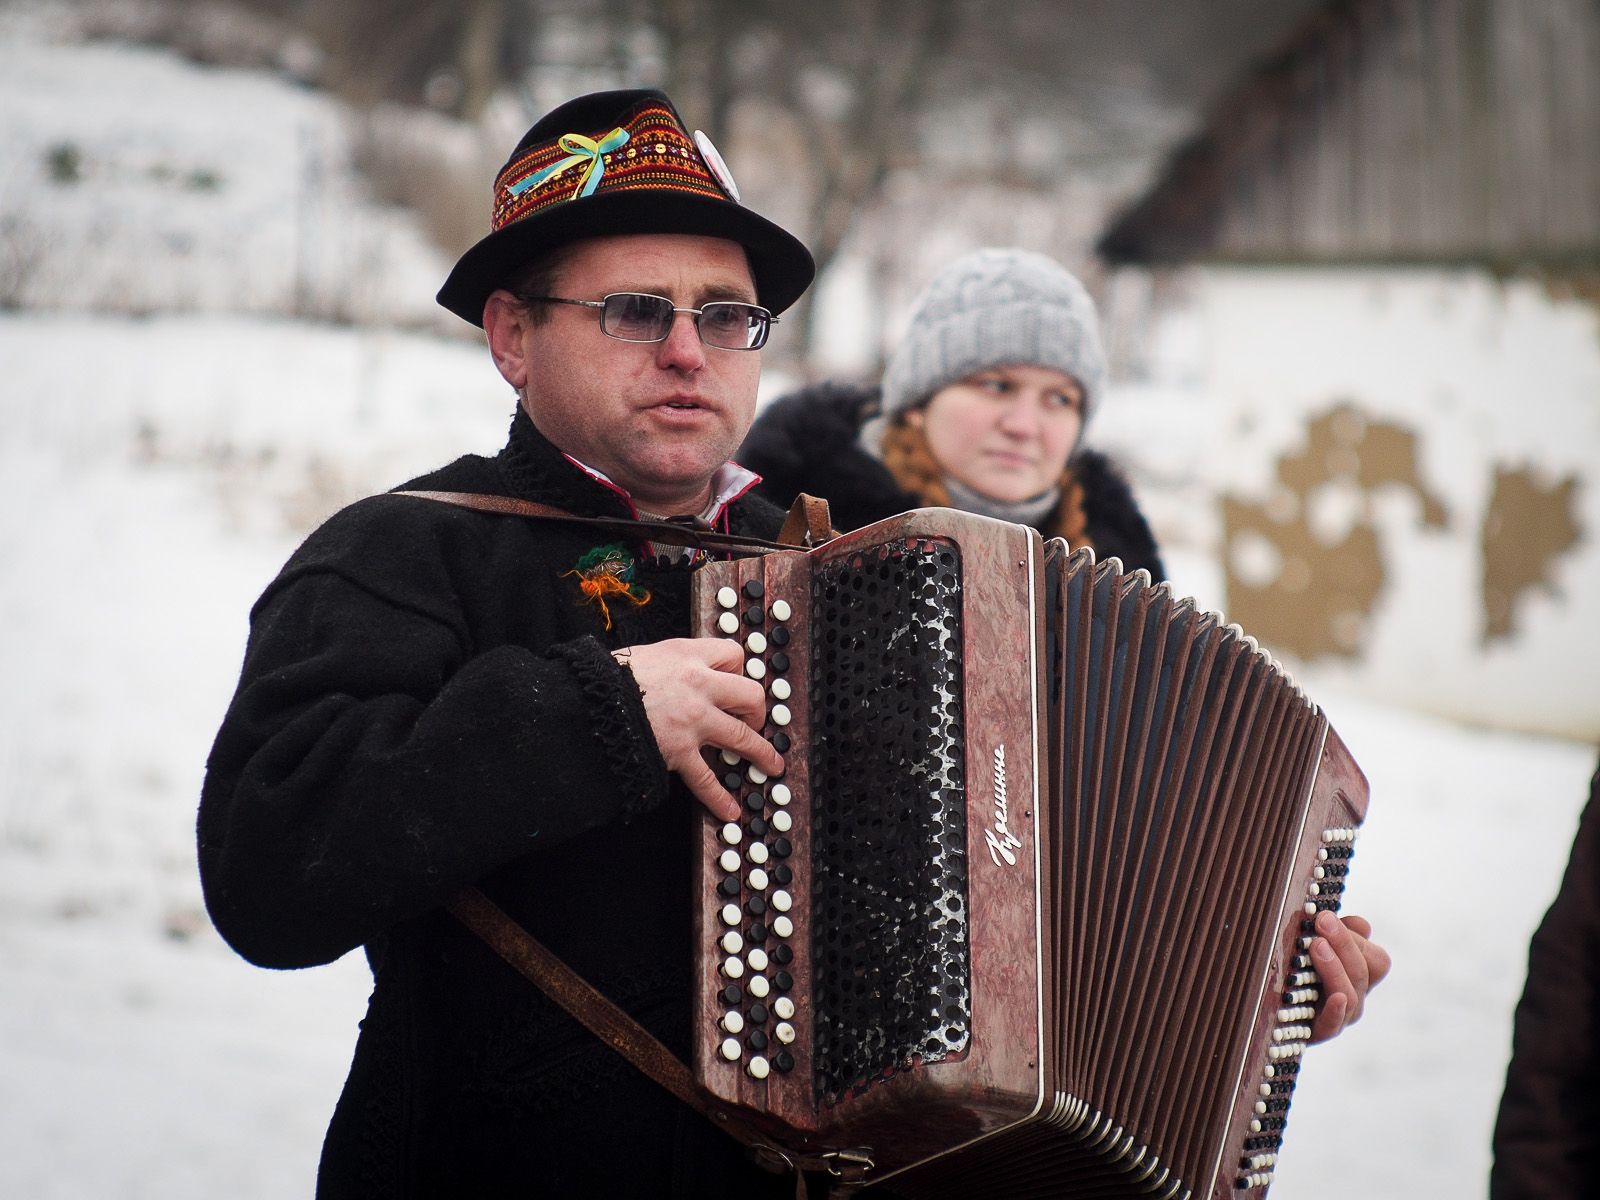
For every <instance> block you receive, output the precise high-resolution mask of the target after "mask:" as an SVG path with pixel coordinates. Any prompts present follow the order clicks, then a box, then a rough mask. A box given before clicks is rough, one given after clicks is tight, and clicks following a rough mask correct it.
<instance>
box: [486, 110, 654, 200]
mask: <svg viewBox="0 0 1600 1200" xmlns="http://www.w3.org/2000/svg"><path fill="white" fill-rule="evenodd" d="M627 143H628V131H627V130H626V129H623V128H621V127H620V126H619V127H618V128H616V129H613V130H612V131H611V132H610V133H608V134H606V136H605V137H603V138H601V139H600V140H599V141H598V142H597V141H595V140H594V139H593V138H592V137H585V136H584V135H583V134H581V133H564V134H562V135H561V137H560V138H559V139H558V140H557V142H556V144H557V145H558V146H560V147H561V148H562V149H563V150H565V151H566V152H567V157H566V158H563V159H562V160H561V161H560V162H556V163H551V164H550V165H549V166H548V167H546V168H545V169H544V170H542V171H538V172H536V173H534V174H532V175H529V176H528V177H527V178H526V179H524V180H522V181H521V182H520V183H517V184H514V185H513V186H512V187H511V188H510V189H508V190H509V191H510V193H511V195H513V196H520V195H522V193H523V192H525V191H527V190H528V189H529V188H535V187H538V186H539V185H540V184H541V183H543V182H544V181H545V180H547V179H553V178H555V177H556V176H557V175H560V174H561V173H562V172H563V171H567V170H570V169H571V168H572V167H575V166H577V165H578V164H579V163H588V164H589V167H588V169H587V170H586V171H584V173H583V178H582V179H581V180H580V181H579V183H578V191H577V193H576V194H575V195H574V196H573V197H572V198H573V199H574V200H576V199H579V198H580V197H583V196H590V195H593V194H594V189H595V188H597V187H599V186H600V179H601V176H603V175H604V174H605V173H606V161H605V156H606V155H607V154H610V153H611V152H612V151H613V150H620V149H621V148H622V147H623V146H625V145H627Z"/></svg>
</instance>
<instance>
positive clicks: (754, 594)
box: [744, 579, 767, 600]
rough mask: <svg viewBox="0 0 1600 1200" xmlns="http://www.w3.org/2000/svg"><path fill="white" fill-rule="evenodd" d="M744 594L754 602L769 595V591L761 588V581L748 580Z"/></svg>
mask: <svg viewBox="0 0 1600 1200" xmlns="http://www.w3.org/2000/svg"><path fill="white" fill-rule="evenodd" d="M744 594H745V595H746V596H748V597H750V599H752V600H759V599H761V597H762V596H764V595H766V594H767V589H766V588H764V587H762V586H761V580H759V579H747V580H745V584H744Z"/></svg>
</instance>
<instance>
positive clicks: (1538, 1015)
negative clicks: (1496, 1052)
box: [1489, 765, 1600, 1200]
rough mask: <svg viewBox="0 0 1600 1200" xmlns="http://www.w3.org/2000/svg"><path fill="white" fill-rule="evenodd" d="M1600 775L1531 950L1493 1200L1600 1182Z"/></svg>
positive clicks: (1556, 1195) (1583, 1188)
mask: <svg viewBox="0 0 1600 1200" xmlns="http://www.w3.org/2000/svg"><path fill="white" fill-rule="evenodd" d="M1597 1069H1600V765H1597V766H1596V768H1595V774H1594V777H1593V778H1592V779H1591V780H1590V781H1589V802H1588V803H1587V804H1586V805H1585V806H1584V809H1583V813H1582V815H1581V816H1580V817H1579V818H1578V832H1577V834H1576V835H1575V836H1574V837H1573V839H1572V850H1571V853H1570V854H1569V855H1568V858H1567V867H1566V870H1565V872H1564V873H1563V874H1562V878H1561V886H1560V889H1559V890H1558V891H1557V892H1556V898H1555V900H1554V901H1552V902H1551V904H1550V908H1549V910H1548V911H1547V912H1546V913H1545V915H1544V918H1543V919H1542V920H1541V921H1540V922H1539V927H1538V929H1537V930H1535V931H1534V934H1533V938H1532V940H1531V941H1530V942H1529V945H1528V973H1527V978H1526V979H1525V980H1524V982H1523V988H1522V997H1521V999H1520V1000H1519V1001H1518V1002H1517V1010H1516V1019H1515V1024H1514V1032H1513V1034H1512V1040H1511V1061H1510V1063H1509V1064H1508V1065H1507V1068H1506V1081H1505V1088H1504V1091H1503V1092H1502V1093H1501V1096H1500V1109H1499V1112H1498V1114H1497V1115H1496V1118H1495V1124H1494V1141H1493V1148H1494V1166H1493V1168H1492V1169H1491V1171H1490V1174H1489V1197H1490V1200H1576V1198H1577V1197H1579V1196H1589V1195H1592V1194H1593V1193H1594V1191H1595V1180H1596V1179H1597V1178H1600V1175H1597V1172H1600V1099H1596V1096H1595V1092H1594V1090H1593V1088H1594V1079H1595V1072H1596V1070H1597Z"/></svg>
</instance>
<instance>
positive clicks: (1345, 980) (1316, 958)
mask: <svg viewBox="0 0 1600 1200" xmlns="http://www.w3.org/2000/svg"><path fill="white" fill-rule="evenodd" d="M1316 930H1317V936H1316V937H1315V938H1314V939H1313V940H1312V942H1311V965H1312V966H1313V967H1315V968H1316V972H1317V976H1318V977H1319V978H1320V979H1321V980H1322V1010H1321V1011H1320V1012H1319V1013H1317V1019H1316V1020H1315V1021H1313V1022H1312V1024H1311V1040H1312V1041H1313V1042H1325V1041H1327V1040H1328V1039H1329V1038H1331V1037H1335V1036H1337V1035H1338V1034H1339V1033H1340V1032H1341V1031H1342V1030H1344V1029H1346V1028H1348V1027H1349V1026H1351V1025H1354V1024H1355V1023H1356V1022H1357V1021H1359V1020H1360V1019H1361V1012H1362V1009H1364V1008H1365V1007H1366V1001H1367V993H1368V992H1370V991H1371V990H1372V989H1373V988H1375V987H1377V986H1378V985H1379V984H1380V983H1382V982H1383V977H1384V976H1385V975H1387V974H1388V973H1389V967H1390V965H1391V964H1390V960H1389V952H1388V951H1387V950H1385V949H1384V948H1383V947H1382V946H1380V945H1378V943H1377V942H1374V941H1373V940H1372V923H1371V922H1370V921H1368V920H1367V919H1366V918H1365V917H1354V916H1352V917H1336V916H1334V914H1333V913H1331V912H1321V913H1318V914H1317V922H1316Z"/></svg>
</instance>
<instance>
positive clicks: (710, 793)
mask: <svg viewBox="0 0 1600 1200" xmlns="http://www.w3.org/2000/svg"><path fill="white" fill-rule="evenodd" d="M678 775H679V777H680V778H681V779H682V780H683V782H684V783H685V784H686V785H687V786H688V788H689V790H690V791H691V792H693V793H694V796H695V799H697V800H699V801H700V803H701V804H703V805H705V806H706V810H707V811H708V812H710V814H711V815H712V816H713V817H715V818H716V819H717V820H719V821H737V820H738V819H739V802H738V801H737V800H735V799H734V798H733V797H732V796H731V795H730V794H729V793H728V790H727V789H726V788H724V787H723V786H722V784H721V783H719V782H718V781H717V776H716V774H715V773H714V772H713V771H712V770H711V768H710V767H709V766H707V765H706V763H705V761H704V760H703V759H701V758H700V757H699V756H698V755H697V756H695V758H694V759H692V760H691V761H690V762H686V763H684V764H683V765H682V766H681V767H680V768H679V769H678Z"/></svg>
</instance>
